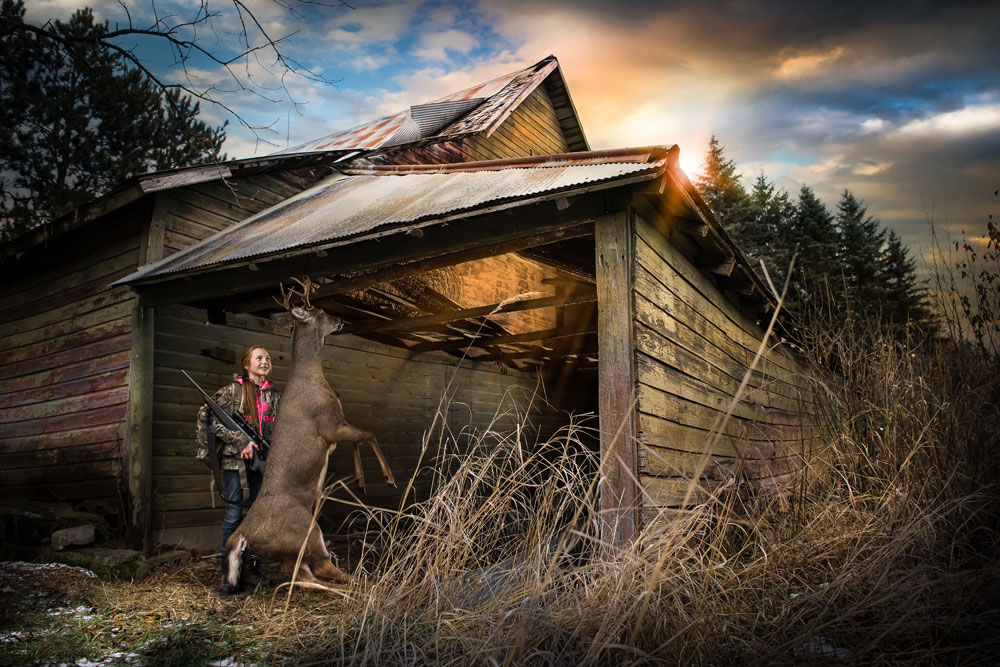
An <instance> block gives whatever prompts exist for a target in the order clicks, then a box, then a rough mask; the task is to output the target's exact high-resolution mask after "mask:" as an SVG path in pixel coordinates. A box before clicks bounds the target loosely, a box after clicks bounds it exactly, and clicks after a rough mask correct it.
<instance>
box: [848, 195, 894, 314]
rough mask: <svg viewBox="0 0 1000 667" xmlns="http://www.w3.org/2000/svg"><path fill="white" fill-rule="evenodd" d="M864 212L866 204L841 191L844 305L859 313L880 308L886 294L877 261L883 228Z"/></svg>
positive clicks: (883, 240)
mask: <svg viewBox="0 0 1000 667" xmlns="http://www.w3.org/2000/svg"><path fill="white" fill-rule="evenodd" d="M867 213H868V209H867V207H865V206H864V205H862V203H861V202H860V201H858V199H857V198H856V197H855V196H854V195H853V194H851V192H850V191H848V190H844V194H843V195H841V197H840V202H839V203H838V204H837V218H836V222H837V238H838V245H839V248H838V253H837V254H838V259H839V263H840V269H841V271H842V272H843V276H842V286H843V296H844V298H845V303H844V304H843V307H844V308H850V309H854V310H856V311H858V312H866V311H871V310H872V309H874V308H879V307H880V306H881V305H882V299H883V297H884V296H885V293H884V292H885V290H884V286H883V279H882V275H881V269H882V264H881V262H880V259H881V257H882V246H883V244H884V243H885V230H883V229H882V228H881V226H880V224H879V221H878V220H876V219H875V218H873V217H872V216H870V215H867Z"/></svg>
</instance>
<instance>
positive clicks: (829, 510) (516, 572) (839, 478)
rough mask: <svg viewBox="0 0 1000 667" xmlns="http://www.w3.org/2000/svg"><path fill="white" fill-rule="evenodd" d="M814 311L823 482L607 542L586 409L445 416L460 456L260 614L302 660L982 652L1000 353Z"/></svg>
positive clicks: (690, 658) (983, 660) (993, 546)
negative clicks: (559, 423) (623, 544)
mask: <svg viewBox="0 0 1000 667" xmlns="http://www.w3.org/2000/svg"><path fill="white" fill-rule="evenodd" d="M819 330H820V331H823V332H824V333H823V334H822V335H816V336H814V337H813V339H812V340H811V341H810V346H811V349H812V350H813V351H814V352H815V353H816V354H817V355H818V357H820V358H821V360H822V362H823V363H824V364H827V365H829V364H830V363H831V362H833V365H834V366H836V367H837V369H838V372H837V374H835V375H832V376H828V378H834V379H829V380H828V381H827V385H826V389H827V390H828V392H829V396H830V399H831V402H830V405H831V411H830V414H829V419H830V424H829V425H828V426H829V427H830V430H831V432H832V433H834V434H836V438H835V441H834V442H832V443H831V447H830V456H829V457H828V469H827V471H826V474H825V476H824V480H825V481H824V483H823V484H822V486H821V487H820V490H819V491H815V490H814V491H812V492H810V494H808V495H802V496H798V497H795V498H793V499H792V500H793V502H792V503H790V504H789V503H787V502H782V503H781V505H779V504H778V503H777V502H773V503H769V502H768V501H766V500H761V499H757V500H756V501H754V502H753V503H752V504H749V503H745V502H742V500H741V499H740V498H739V497H738V496H735V495H730V496H727V497H726V498H718V499H716V500H713V501H712V502H710V503H707V504H705V505H702V506H700V507H698V508H696V509H694V510H692V511H690V512H687V513H685V514H682V515H679V516H677V517H675V518H674V521H673V522H672V523H671V524H670V525H669V526H668V527H667V528H666V529H664V528H663V526H657V527H656V529H655V530H654V529H647V532H645V533H644V534H643V535H642V536H641V538H640V539H639V540H637V541H636V542H635V544H634V545H633V546H632V547H629V548H625V549H621V550H616V549H613V548H611V547H609V546H608V545H602V544H601V543H600V541H599V539H598V537H597V536H598V530H597V527H596V525H595V513H594V508H595V506H596V486H597V483H596V472H595V471H596V461H595V460H594V454H592V453H591V450H590V448H589V447H588V443H590V442H592V438H593V434H592V433H591V432H590V431H591V429H593V427H594V426H596V423H595V421H594V420H593V419H590V420H588V419H575V420H573V421H572V422H571V423H570V424H569V425H568V426H567V427H566V428H564V429H563V430H561V431H560V432H558V433H557V434H556V435H555V436H554V437H552V438H551V439H550V440H549V441H548V442H546V443H545V444H544V445H542V446H534V445H532V446H530V447H529V446H528V445H527V444H526V443H525V442H523V441H522V440H520V439H519V433H520V431H519V430H518V429H515V430H513V431H511V432H509V433H507V432H504V433H501V432H498V431H496V430H493V429H487V430H484V431H482V432H476V433H463V434H451V433H449V432H448V431H447V430H446V429H442V428H440V426H439V427H438V429H437V430H436V431H435V433H436V434H437V435H436V437H437V438H438V440H437V441H436V442H435V448H438V449H440V451H442V452H449V453H448V454H447V457H449V459H450V463H451V464H452V465H451V468H452V469H453V474H451V475H450V476H448V477H447V478H442V479H441V480H440V483H439V484H438V487H437V490H436V491H435V493H434V494H433V495H432V497H431V498H430V499H429V500H427V501H426V502H423V503H421V504H420V505H418V506H415V507H410V508H409V509H407V510H405V511H404V512H403V513H393V512H380V511H369V512H368V514H367V516H368V518H369V520H370V521H371V522H372V525H373V527H374V526H377V527H378V528H379V530H380V531H381V533H382V537H381V539H380V542H379V544H377V545H371V546H370V549H369V551H368V553H367V554H366V557H365V559H364V562H365V567H366V568H367V570H366V571H364V572H359V573H358V577H357V579H356V584H355V585H354V586H353V587H352V588H351V589H349V591H348V595H347V597H346V598H341V597H335V598H330V599H328V600H327V599H323V598H313V597H311V596H310V598H309V599H310V603H311V604H314V605H315V607H314V609H313V610H312V613H313V614H314V615H315V618H316V622H315V623H311V624H309V626H308V627H306V626H303V625H298V624H296V626H295V627H290V626H287V625H284V624H282V623H281V613H280V610H281V609H282V608H285V607H284V605H286V604H287V600H286V599H285V598H284V596H276V598H275V605H276V606H275V615H274V618H273V620H274V623H273V625H272V626H271V630H272V632H278V633H288V632H292V633H295V634H296V636H297V638H298V641H299V642H301V644H300V645H301V647H302V653H301V655H299V656H297V659H298V660H301V661H302V662H303V663H309V662H316V663H331V662H333V663H341V662H342V663H351V664H372V665H375V664H378V665H385V664H426V663H435V664H484V665H485V664H494V665H511V664H559V665H564V664H565V665H569V664H573V665H576V664H664V663H666V664H740V665H744V664H774V663H815V662H823V661H826V660H829V661H846V662H848V663H856V662H877V663H885V664H912V663H914V662H919V663H928V664H938V663H943V664H952V663H958V662H961V663H962V664H995V662H996V661H997V659H998V658H1000V634H998V633H997V628H998V626H1000V623H998V620H1000V619H998V614H1000V576H998V575H1000V564H998V559H997V554H998V547H1000V543H998V534H1000V531H998V527H1000V526H998V504H997V486H996V481H997V479H998V474H997V473H998V466H997V459H996V454H997V433H998V432H1000V430H998V429H1000V417H998V410H997V395H998V393H1000V392H998V391H997V390H998V386H997V384H998V374H997V366H996V363H995V359H990V358H987V357H983V356H981V355H978V354H977V353H976V352H975V351H974V350H973V349H972V348H971V347H963V346H954V345H946V344H939V343H926V344H924V345H915V344H907V343H899V342H891V341H890V340H889V339H888V338H879V337H878V336H877V333H874V332H870V331H869V332H866V333H865V340H864V341H863V342H862V341H859V340H850V339H848V338H846V337H845V336H846V334H844V333H843V332H840V333H838V334H836V335H834V334H833V333H832V330H831V329H822V328H821V329H819ZM873 341H876V342H873ZM862 349H864V350H867V352H866V353H865V354H861V353H860V352H859V351H860V350H862ZM465 439H467V440H468V441H469V442H471V445H470V447H469V448H468V450H467V451H465V450H464V449H463V450H460V449H459V448H458V447H457V446H456V441H457V440H465ZM429 440H430V439H429ZM460 451H461V453H457V452H460ZM429 453H430V452H429ZM435 463H437V464H440V463H441V462H440V461H437V462H435ZM316 600H318V602H317V601H316ZM292 604H293V605H295V606H297V604H296V603H295V602H294V601H293V603H292Z"/></svg>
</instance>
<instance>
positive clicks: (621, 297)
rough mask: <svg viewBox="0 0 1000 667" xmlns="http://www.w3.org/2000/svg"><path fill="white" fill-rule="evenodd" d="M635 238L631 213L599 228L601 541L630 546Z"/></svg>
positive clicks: (607, 218)
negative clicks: (633, 262) (633, 264)
mask: <svg viewBox="0 0 1000 667" xmlns="http://www.w3.org/2000/svg"><path fill="white" fill-rule="evenodd" d="M634 238H635V237H634V234H633V231H632V220H631V216H630V214H629V211H628V209H626V208H623V209H622V210H619V211H616V212H614V213H610V214H607V215H603V216H601V217H599V218H598V219H597V221H596V223H595V227H594V245H595V253H596V263H595V265H596V273H597V341H598V349H599V350H600V352H599V358H600V362H599V368H598V407H599V410H600V433H601V482H600V508H601V509H600V511H601V539H602V541H604V542H605V543H606V544H613V545H623V544H627V543H628V542H630V541H631V540H632V539H633V538H634V537H635V534H636V531H637V530H638V525H639V521H638V505H637V489H636V480H637V479H638V475H637V472H636V459H637V451H636V417H635V393H636V382H635V363H634V352H633V349H634V342H633V341H634V335H633V331H632V329H633V324H632V322H633V314H634V308H633V304H632V299H633V297H632V284H633V280H634V279H633V275H632V272H633V268H632V258H633V256H634V244H635V240H634Z"/></svg>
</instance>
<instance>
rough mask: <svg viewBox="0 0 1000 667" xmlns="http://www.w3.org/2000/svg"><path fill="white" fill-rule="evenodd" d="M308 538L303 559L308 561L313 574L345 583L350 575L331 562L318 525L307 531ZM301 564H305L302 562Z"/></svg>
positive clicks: (349, 578)
mask: <svg viewBox="0 0 1000 667" xmlns="http://www.w3.org/2000/svg"><path fill="white" fill-rule="evenodd" d="M308 540H309V544H308V545H306V553H305V560H306V561H307V562H308V563H309V567H310V568H311V572H312V574H313V575H315V576H317V577H322V578H324V579H333V580H334V581H339V582H341V583H345V584H346V583H347V582H349V581H350V580H351V577H350V576H348V575H347V574H346V573H345V572H344V571H343V570H341V569H340V568H339V567H337V566H336V565H334V564H333V561H332V560H331V557H330V552H329V551H328V550H327V548H326V545H325V544H324V543H323V533H322V531H320V529H319V526H316V527H315V528H314V529H313V531H312V532H311V533H309V538H308ZM303 565H305V564H304V563H303Z"/></svg>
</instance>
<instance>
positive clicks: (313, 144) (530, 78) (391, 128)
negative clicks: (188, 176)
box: [276, 56, 586, 155]
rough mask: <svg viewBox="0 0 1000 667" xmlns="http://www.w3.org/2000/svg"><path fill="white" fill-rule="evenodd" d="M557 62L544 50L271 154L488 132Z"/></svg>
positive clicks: (386, 144)
mask: <svg viewBox="0 0 1000 667" xmlns="http://www.w3.org/2000/svg"><path fill="white" fill-rule="evenodd" d="M558 67H559V62H558V61H557V60H556V59H555V57H554V56H549V57H548V58H545V59H543V60H541V61H539V62H537V63H535V64H534V65H532V66H531V67H526V68H524V69H522V70H518V71H516V72H511V73H509V74H505V75H503V76H500V77H497V78H495V79H492V80H490V81H487V82H486V83H481V84H478V85H475V86H472V87H471V88H466V89H465V90H461V91H458V92H457V93H452V94H450V95H447V96H445V97H442V98H440V99H437V100H434V101H433V102H428V103H426V104H418V105H415V106H411V107H410V108H409V109H405V110H403V111H400V112H397V113H395V114H392V115H391V116H385V117H383V118H378V119H376V120H373V121H370V122H368V123H364V124H363V125H359V126H357V127H353V128H351V129H349V130H343V131H341V132H335V133H333V134H330V135H327V136H325V137H320V138H319V139H315V140H313V141H309V142H307V143H304V144H302V145H300V146H295V147H293V148H288V149H285V150H283V151H278V153H276V154H277V155H281V154H302V153H313V152H318V151H329V150H374V149H376V148H388V147H390V146H399V145H403V144H408V143H412V142H414V141H419V140H421V139H426V138H429V137H438V138H446V137H457V136H460V135H464V134H470V133H475V132H486V133H487V134H488V133H489V132H490V130H492V129H493V128H494V127H496V126H497V125H499V124H500V123H502V122H503V120H504V119H505V118H507V116H508V115H510V112H511V111H513V109H515V108H516V107H517V105H518V104H520V102H521V101H522V100H524V99H525V98H526V97H527V96H528V95H530V94H531V93H532V91H534V90H535V89H536V88H537V87H538V86H539V84H541V83H542V82H543V81H544V80H545V79H546V78H547V77H548V76H549V75H550V74H552V72H553V71H555V70H557V69H558ZM583 147H584V148H585V147H586V146H585V145H584V146H583Z"/></svg>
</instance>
